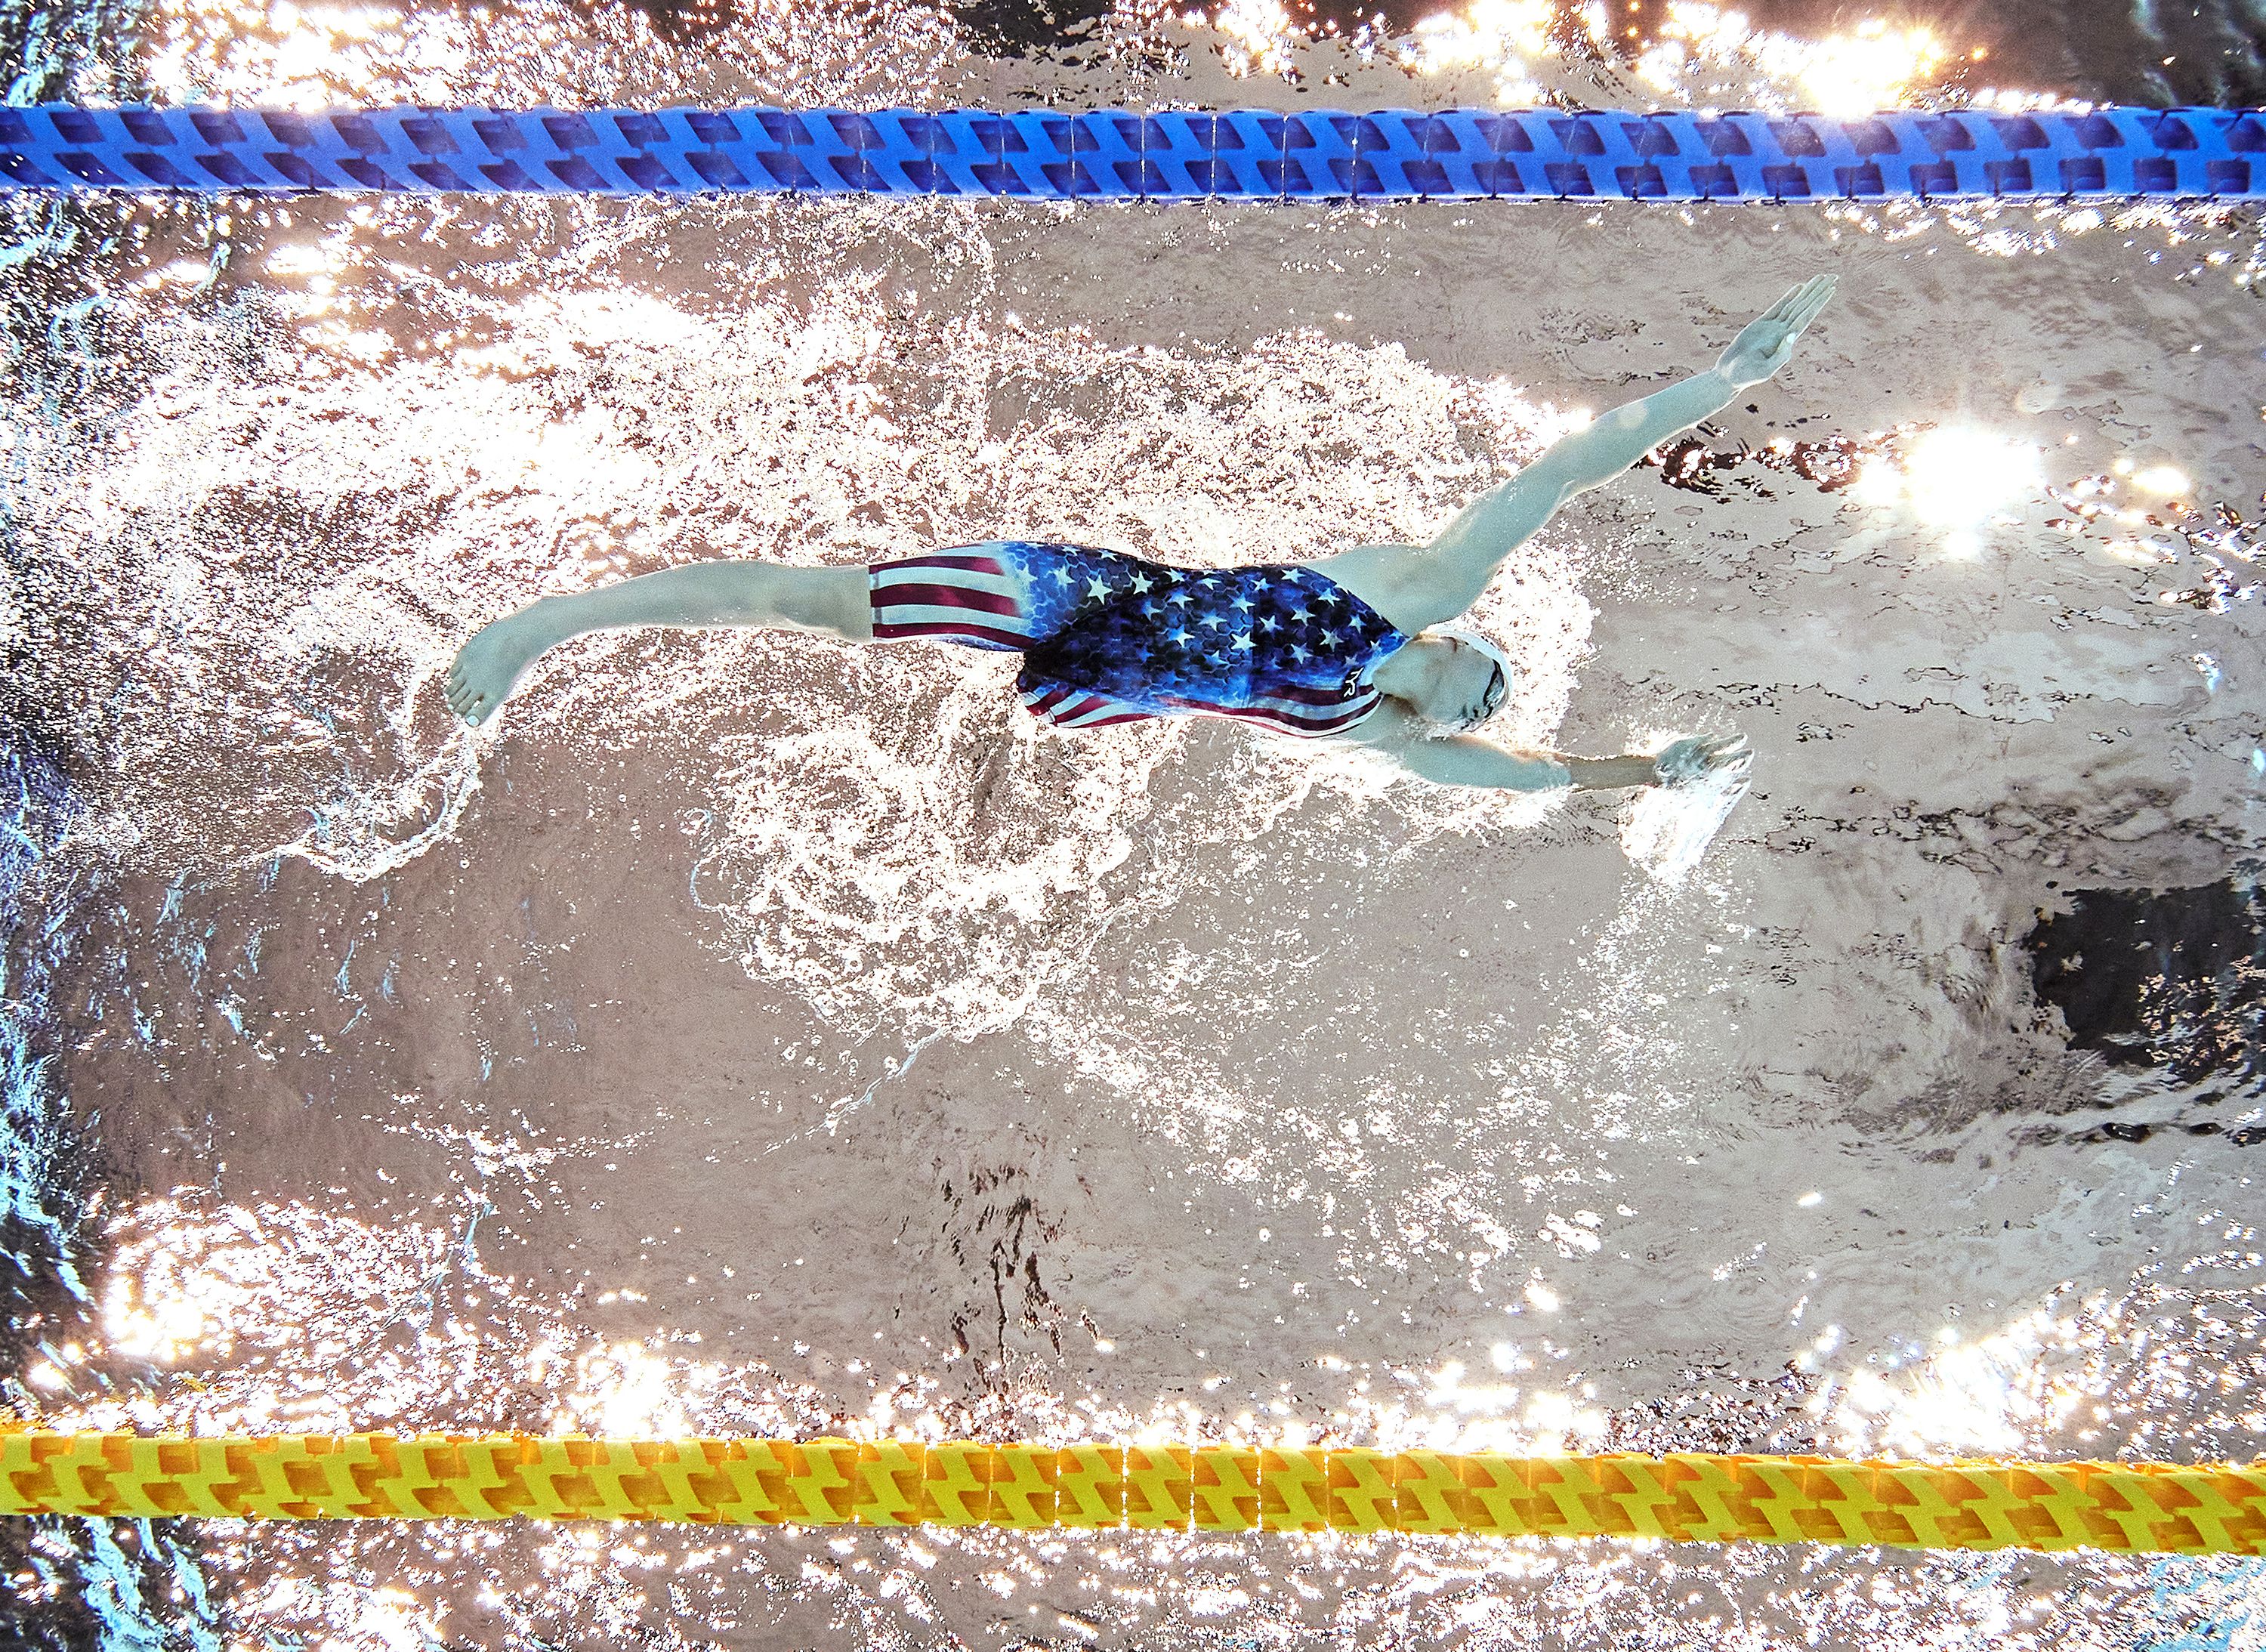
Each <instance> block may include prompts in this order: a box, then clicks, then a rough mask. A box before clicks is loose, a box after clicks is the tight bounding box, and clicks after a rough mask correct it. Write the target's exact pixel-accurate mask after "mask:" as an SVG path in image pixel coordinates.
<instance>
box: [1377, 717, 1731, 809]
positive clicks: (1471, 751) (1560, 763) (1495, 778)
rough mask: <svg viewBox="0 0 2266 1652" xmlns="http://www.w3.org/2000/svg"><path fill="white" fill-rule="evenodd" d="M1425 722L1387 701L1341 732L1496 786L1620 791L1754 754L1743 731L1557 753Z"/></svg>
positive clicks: (1456, 782)
mask: <svg viewBox="0 0 2266 1652" xmlns="http://www.w3.org/2000/svg"><path fill="white" fill-rule="evenodd" d="M1429 727H1430V725H1429V724H1427V723H1425V722H1424V721H1423V720H1422V719H1420V718H1417V717H1415V716H1414V715H1413V714H1411V713H1408V712H1406V711H1403V710H1402V709H1400V707H1399V706H1397V705H1393V704H1392V703H1391V702H1390V701H1387V702H1386V703H1385V705H1380V706H1378V708H1377V710H1376V711H1374V712H1373V713H1371V714H1370V715H1369V716H1368V717H1367V718H1366V719H1364V720H1363V721H1362V722H1361V724H1360V725H1359V726H1358V727H1356V728H1355V729H1353V730H1352V731H1351V732H1349V734H1347V735H1344V736H1342V738H1345V739H1348V740H1351V741H1355V742H1358V743H1359V744H1362V745H1364V746H1367V747H1368V748H1370V749H1371V750H1372V751H1375V752H1377V753H1378V755H1379V756H1381V757H1388V758H1390V759H1391V760H1392V762H1393V763H1395V764H1398V765H1399V766H1400V767H1401V768H1402V769H1405V770H1406V771H1407V772H1409V773H1410V774H1413V775H1414V776H1415V777H1416V778H1419V779H1421V780H1429V781H1431V782H1432V783H1433V784H1434V785H1436V786H1480V787H1484V788H1486V789H1488V790H1491V791H1497V792H1558V791H1564V790H1567V789H1568V788H1571V789H1572V790H1574V791H1577V792H1602V791H1617V790H1620V789H1623V788H1625V787H1628V786H1666V785H1670V784H1672V783H1675V782H1678V781H1682V780H1692V779H1698V778H1701V777H1702V776H1705V775H1708V774H1713V773H1715V772H1716V771H1720V770H1724V769H1732V768H1744V767H1745V766H1746V764H1748V763H1749V762H1750V761H1751V757H1750V754H1749V753H1748V750H1747V744H1746V740H1745V738H1744V736H1743V735H1700V736H1697V737H1694V738H1692V739H1687V740H1679V741H1677V742H1674V743H1673V744H1671V745H1670V746H1669V747H1668V748H1667V749H1665V750H1663V751H1662V752H1660V753H1659V754H1658V755H1657V756H1654V757H1643V756H1637V755H1628V756H1624V757H1567V756H1564V755H1563V754H1561V753H1558V752H1533V751H1512V750H1509V749H1507V748H1505V747H1502V746H1498V745H1496V744H1495V742H1493V741H1491V740H1482V739H1480V737H1479V736H1478V735H1448V736H1446V737H1445V738H1435V737H1433V736H1431V735H1429V734H1428V733H1427V732H1426V730H1427V729H1428V728H1429Z"/></svg>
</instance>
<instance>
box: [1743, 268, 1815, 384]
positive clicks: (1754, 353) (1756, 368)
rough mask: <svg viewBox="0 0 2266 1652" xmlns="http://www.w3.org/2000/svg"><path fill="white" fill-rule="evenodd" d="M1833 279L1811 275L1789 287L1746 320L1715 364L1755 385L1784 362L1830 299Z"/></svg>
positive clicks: (1783, 364) (1785, 362) (1744, 381)
mask: <svg viewBox="0 0 2266 1652" xmlns="http://www.w3.org/2000/svg"><path fill="white" fill-rule="evenodd" d="M1835 285H1836V279H1835V277H1833V276H1831V275H1813V276H1811V277H1810V278H1809V280H1808V281H1801V282H1798V283H1796V284H1795V286H1792V287H1789V288H1787V290H1786V294H1785V296H1783V297H1781V298H1780V300H1779V301H1778V303H1774V304H1773V305H1772V306H1771V307H1770V308H1769V309H1768V310H1766V311H1764V312H1763V313H1762V314H1761V315H1759V316H1758V317H1757V318H1755V319H1754V320H1752V321H1751V322H1749V323H1748V324H1747V325H1746V326H1745V327H1744V328H1743V329H1742V330H1741V331H1740V333H1739V336H1738V337H1737V338H1736V339H1734V340H1731V344H1730V347H1729V348H1728V349H1726V350H1725V351H1724V352H1723V355H1722V359H1721V361H1720V362H1717V363H1716V365H1717V366H1718V368H1720V369H1721V370H1722V371H1723V372H1725V373H1727V374H1729V376H1731V377H1732V378H1733V379H1734V380H1736V382H1738V383H1739V384H1760V383H1761V382H1762V381H1763V380H1764V379H1766V378H1768V377H1770V376H1771V375H1772V374H1773V373H1775V372H1777V371H1778V369H1780V368H1781V367H1784V366H1785V365H1786V364H1787V360H1788V358H1789V357H1790V356H1791V355H1793V353H1794V341H1795V340H1796V339H1798V338H1799V337H1801V336H1802V330H1803V329H1804V328H1805V327H1807V326H1809V324H1810V323H1811V322H1812V321H1814V320H1816V318H1817V312H1818V311H1821V310H1823V309H1824V308H1825V306H1826V305H1827V303H1830V302H1831V300H1832V297H1833V289H1834V287H1835Z"/></svg>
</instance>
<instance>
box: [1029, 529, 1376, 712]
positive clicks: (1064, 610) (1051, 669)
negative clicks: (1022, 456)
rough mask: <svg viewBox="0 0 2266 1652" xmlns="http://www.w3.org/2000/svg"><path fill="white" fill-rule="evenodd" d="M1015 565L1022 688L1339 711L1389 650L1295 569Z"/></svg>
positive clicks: (1315, 580)
mask: <svg viewBox="0 0 2266 1652" xmlns="http://www.w3.org/2000/svg"><path fill="white" fill-rule="evenodd" d="M1001 549H1002V550H1003V551H1005V552H1009V553H1011V555H1012V554H1013V553H1018V552H1027V558H1026V559H1024V560H1023V562H1022V564H1021V565H1022V566H1024V567H1026V568H1027V574H1026V576H1025V581H1024V583H1025V588H1026V590H1027V592H1028V597H1027V601H1028V602H1029V603H1030V605H1031V607H1032V609H1033V610H1034V611H1033V613H1032V615H1031V618H1032V620H1033V622H1034V623H1033V625H1032V631H1033V632H1034V635H1036V636H1038V637H1040V638H1042V639H1044V640H1043V641H1042V642H1041V643H1039V644H1038V645H1037V646H1036V647H1033V648H1031V649H1029V650H1028V651H1027V666H1026V671H1025V676H1026V679H1027V681H1030V682H1047V683H1059V684H1062V685H1064V687H1066V688H1069V689H1073V690H1085V691H1089V692H1093V693H1100V694H1106V695H1108V696H1110V697H1112V698H1115V699H1118V700H1122V701H1123V702H1124V703H1125V704H1127V705H1134V706H1138V707H1143V708H1147V709H1151V710H1169V709H1178V708H1185V707H1188V706H1191V705H1195V706H1204V705H1218V706H1223V707H1230V706H1235V705H1254V704H1263V703H1268V702H1270V701H1282V700H1283V699H1285V698H1286V697H1287V698H1288V699H1290V700H1291V701H1295V702H1299V703H1312V702H1313V700H1314V697H1315V696H1317V695H1319V696H1322V697H1324V699H1323V703H1328V702H1329V701H1330V700H1334V699H1335V698H1339V697H1343V698H1346V699H1347V700H1349V701H1350V700H1352V699H1354V698H1356V697H1357V696H1358V695H1360V694H1361V693H1363V692H1364V690H1363V687H1362V681H1363V677H1364V676H1365V673H1366V672H1367V671H1368V670H1369V669H1371V667H1373V666H1374V665H1375V663H1376V662H1377V660H1378V658H1380V657H1381V655H1380V654H1379V652H1378V651H1379V649H1381V648H1382V649H1385V650H1386V651H1389V649H1390V647H1392V646H1397V643H1398V640H1399V633H1397V632H1394V631H1393V629H1392V625H1390V624H1389V623H1388V622H1387V621H1386V620H1385V618H1383V617H1382V616H1380V615H1378V613H1376V612H1375V611H1374V610H1371V609H1370V608H1369V607H1368V606H1367V605H1366V604H1365V603H1361V602H1360V601H1358V600H1357V599H1356V598H1353V597H1352V596H1349V595H1348V594H1346V593H1343V592H1341V591H1340V590H1338V589H1337V588H1335V587H1334V585H1332V584H1331V582H1330V581H1328V580H1327V579H1326V578H1324V577H1323V576H1322V575H1320V574H1315V573H1313V572H1312V570H1310V569H1306V568H1303V567H1296V566H1286V565H1273V566H1264V567H1238V568H1223V569H1213V570H1195V569H1184V568H1173V567H1166V566H1164V565H1162V564H1159V563H1152V562H1144V561H1139V560H1137V559H1133V558H1130V557H1127V556H1123V555H1120V554H1118V553H1116V552H1107V551H1100V550H1093V549H1090V548H1087V547H1083V546H1077V545H1046V544H1038V543H1027V542H1021V541H1013V542H1006V543H1004V544H1003V545H1001Z"/></svg>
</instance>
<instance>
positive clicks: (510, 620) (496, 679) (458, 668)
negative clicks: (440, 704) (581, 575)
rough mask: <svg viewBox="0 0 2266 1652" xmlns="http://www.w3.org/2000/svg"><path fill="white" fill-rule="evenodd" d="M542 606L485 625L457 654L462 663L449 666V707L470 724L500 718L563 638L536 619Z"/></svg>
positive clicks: (533, 606) (523, 610)
mask: <svg viewBox="0 0 2266 1652" xmlns="http://www.w3.org/2000/svg"><path fill="white" fill-rule="evenodd" d="M540 606H541V604H540V603H537V604H533V605H530V606H529V607H526V608H523V609H521V610H519V611H518V612H517V613H515V614H506V615H505V616H504V617H503V618H501V619H499V620H497V621H496V622H495V623H494V624H493V625H483V626H482V627H481V628H480V629H479V630H478V631H476V632H473V633H472V638H471V641H469V642H467V643H466V644H465V645H464V647H461V648H459V649H457V659H456V663H455V664H453V665H451V666H450V668H449V680H448V683H447V687H446V692H447V694H448V698H449V709H450V711H452V712H454V713H456V714H457V716H459V717H461V718H463V719H464V721H465V722H467V723H471V724H474V725H478V724H480V723H484V722H486V721H487V720H488V719H489V718H491V717H493V716H494V715H495V713H496V709H497V707H499V706H501V705H502V704H503V703H504V700H505V699H506V698H507V697H508V696H509V695H510V693H511V691H512V686H513V684H515V683H517V682H518V681H519V679H520V678H521V677H522V676H525V675H526V672H527V668H528V667H530V666H531V665H533V664H534V663H535V662H536V661H537V658H539V657H540V656H541V654H543V652H544V650H545V649H546V648H549V647H552V645H553V644H555V643H558V642H559V641H560V640H562V639H561V638H560V637H559V634H558V632H557V630H556V629H555V628H554V627H552V626H549V625H545V624H543V623H542V622H541V621H540V620H538V619H537V618H536V609H537V608H538V607H540Z"/></svg>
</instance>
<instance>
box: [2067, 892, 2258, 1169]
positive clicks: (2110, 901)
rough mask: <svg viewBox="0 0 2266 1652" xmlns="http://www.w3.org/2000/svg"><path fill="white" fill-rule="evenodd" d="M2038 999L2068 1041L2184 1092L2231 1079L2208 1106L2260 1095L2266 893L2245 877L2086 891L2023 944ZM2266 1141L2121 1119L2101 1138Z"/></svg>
mask: <svg viewBox="0 0 2266 1652" xmlns="http://www.w3.org/2000/svg"><path fill="white" fill-rule="evenodd" d="M2022 945H2023V947H2024V949H2025V950H2026V951H2028V954H2030V979H2031V983H2032V984H2033V986H2034V987H2035V988H2036V992H2037V996H2038V1001H2039V1002H2040V1003H2041V1004H2050V1005H2053V1006H2055V1007H2056V1008H2057V1009H2058V1010H2060V1011H2061V1012H2062V1019H2063V1020H2064V1021H2065V1023H2067V1025H2068V1027H2069V1040H2070V1045H2071V1047H2072V1049H2090V1050H2096V1051H2098V1052H2099V1053H2100V1054H2101V1055H2102V1057H2103V1058H2104V1059H2105V1060H2107V1061H2108V1062H2109V1063H2110V1064H2112V1065H2114V1066H2118V1067H2128V1068H2132V1067H2138V1068H2148V1069H2153V1070H2155V1071H2160V1072H2162V1073H2163V1074H2164V1076H2165V1077H2166V1078H2167V1079H2169V1080H2171V1081H2174V1082H2175V1083H2178V1084H2181V1085H2197V1084H2205V1083H2207V1082H2208V1081H2210V1080H2212V1079H2225V1080H2228V1081H2230V1086H2229V1088H2228V1089H2224V1090H2222V1089H2217V1088H2213V1089H2211V1090H2209V1091H2207V1092H2206V1093H2205V1094H2204V1096H2203V1097H2202V1098H2201V1100H2202V1101H2203V1102H2204V1104H2205V1105H2209V1104H2211V1103H2214V1102H2217V1101H2219V1100H2225V1099H2226V1097H2227V1096H2228V1095H2229V1094H2230V1093H2236V1090H2237V1086H2239V1087H2240V1090H2242V1091H2245V1092H2247V1091H2248V1090H2250V1089H2252V1088H2254V1087H2255V1081H2256V1080H2257V1079H2258V1078H2259V1077H2260V1075H2261V1070H2262V1061H2261V1056H2262V1043H2261V1032H2262V1022H2266V895H2262V893H2261V891H2260V889H2259V888H2258V885H2257V881H2256V880H2255V876H2254V875H2253V874H2250V873H2248V872H2244V873H2240V874H2236V875H2234V876H2233V877H2228V878H2225V879H2222V880H2220V881H2218V882H2217V883H2209V884H2204V885H2203V886H2201V887H2200V888H2183V889H2080V890H2078V891H2076V892H2074V894H2073V895H2072V896H2071V904H2070V910H2068V911H2067V912H2065V913H2054V914H2048V915H2046V916H2044V917H2041V918H2040V919H2039V921H2038V924H2037V926H2036V928H2035V929H2033V930H2032V931H2031V932H2030V933H2029V934H2028V936H2027V937H2026V938H2025V939H2024V940H2023V942H2022ZM2160 1129H2178V1130H2182V1131H2183V1132H2185V1133H2187V1134H2189V1135H2195V1136H2211V1135H2221V1134H2223V1135H2224V1136H2225V1137H2226V1139H2227V1140H2228V1141H2230V1142H2233V1143H2234V1144H2237V1145H2240V1146H2246V1147H2247V1146H2253V1145H2255V1144H2259V1143H2262V1142H2266V1124H2259V1123H2255V1122H2253V1123H2244V1124H2238V1125H2236V1126H2234V1127H2233V1128H2228V1127H2226V1126H2224V1125H2221V1124H2219V1123H2217V1122H2212V1121H2209V1120H2189V1119H2185V1118H2182V1119H2178V1120H2166V1121H2159V1122H2145V1123H2144V1122H2113V1123H2109V1124H2104V1125H2102V1127H2101V1128H2100V1129H2098V1130H2097V1131H2095V1132H2093V1133H2092V1137H2091V1138H2092V1139H2100V1140H2109V1139H2114V1140H2119V1141H2145V1140H2146V1139H2147V1138H2148V1137H2150V1136H2151V1135H2153V1134H2154V1133H2155V1132H2156V1131H2158V1130H2160Z"/></svg>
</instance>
